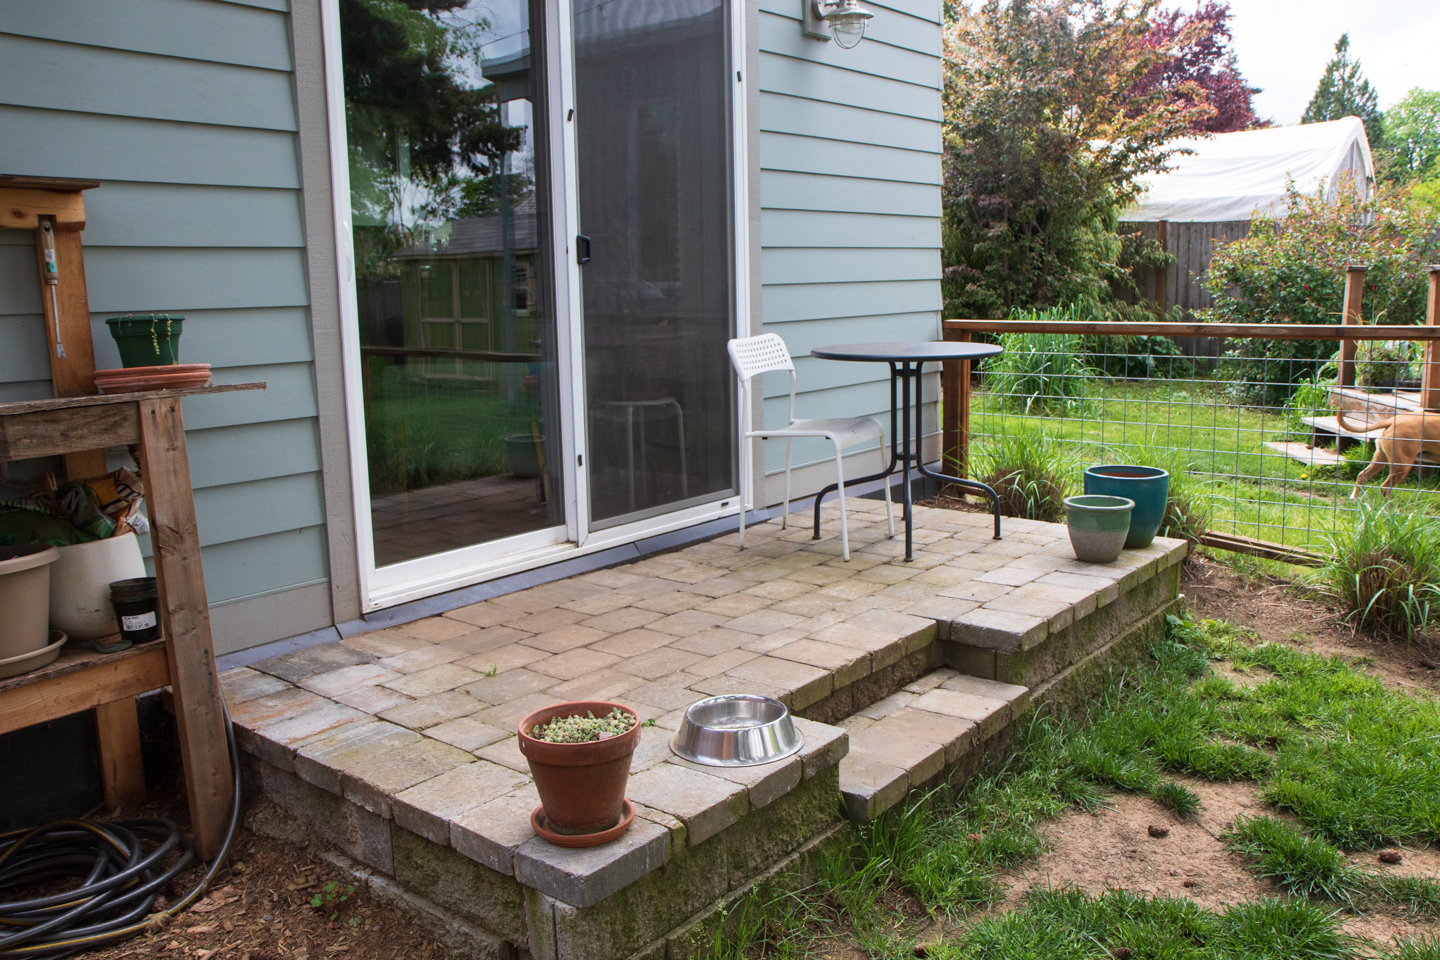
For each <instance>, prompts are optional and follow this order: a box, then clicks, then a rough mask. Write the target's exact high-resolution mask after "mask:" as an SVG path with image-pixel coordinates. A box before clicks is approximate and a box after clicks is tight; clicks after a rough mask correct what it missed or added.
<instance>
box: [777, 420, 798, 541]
mask: <svg viewBox="0 0 1440 960" xmlns="http://www.w3.org/2000/svg"><path fill="white" fill-rule="evenodd" d="M794 446H795V441H794V440H793V439H791V438H790V437H786V438H785V501H784V503H782V504H781V506H780V529H781V530H784V529H785V526H786V524H787V523H788V522H789V520H790V451H791V450H792V449H794Z"/></svg>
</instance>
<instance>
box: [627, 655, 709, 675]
mask: <svg viewBox="0 0 1440 960" xmlns="http://www.w3.org/2000/svg"><path fill="white" fill-rule="evenodd" d="M703 659H705V658H704V657H702V656H700V654H698V653H687V652H686V651H684V650H677V649H675V648H674V647H660V648H658V649H656V650H651V651H650V652H649V653H642V654H640V655H639V656H638V657H630V658H629V659H628V660H622V661H620V662H619V663H617V664H615V669H616V670H618V671H619V672H621V673H628V674H630V675H632V676H636V677H641V678H643V679H645V680H659V679H660V678H661V677H668V676H670V675H672V674H676V673H679V672H680V671H681V670H684V669H685V668H686V667H688V666H690V665H691V664H693V663H699V662H700V661H701V660H703Z"/></svg>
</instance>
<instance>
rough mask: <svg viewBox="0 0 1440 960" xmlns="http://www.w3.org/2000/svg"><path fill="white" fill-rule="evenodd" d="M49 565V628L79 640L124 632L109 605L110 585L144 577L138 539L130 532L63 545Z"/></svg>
mask: <svg viewBox="0 0 1440 960" xmlns="http://www.w3.org/2000/svg"><path fill="white" fill-rule="evenodd" d="M59 549H60V559H58V560H56V561H55V563H54V564H53V565H52V566H51V568H50V626H51V627H53V628H54V629H56V630H64V631H65V632H66V633H68V634H69V635H70V636H71V638H72V639H75V640H96V639H98V638H100V637H106V636H109V635H110V634H112V633H119V632H120V624H118V623H116V622H115V610H114V609H113V608H112V607H111V606H110V584H112V583H114V582H115V581H116V580H130V579H133V578H135V577H143V576H145V558H144V557H142V556H140V541H139V540H137V539H136V538H135V534H133V533H126V534H123V535H122V536H118V537H110V538H108V539H105V540H92V541H91V542H90V543H74V544H71V545H70V546H68V547H60V548H59Z"/></svg>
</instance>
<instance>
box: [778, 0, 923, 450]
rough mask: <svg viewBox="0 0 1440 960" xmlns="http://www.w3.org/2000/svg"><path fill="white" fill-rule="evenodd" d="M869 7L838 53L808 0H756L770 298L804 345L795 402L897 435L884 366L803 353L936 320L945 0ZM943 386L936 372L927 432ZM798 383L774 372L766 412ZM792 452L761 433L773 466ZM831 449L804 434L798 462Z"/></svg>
mask: <svg viewBox="0 0 1440 960" xmlns="http://www.w3.org/2000/svg"><path fill="white" fill-rule="evenodd" d="M868 5H869V6H870V7H871V8H872V9H873V10H874V12H875V18H874V19H873V20H871V21H870V24H869V27H868V29H867V31H866V36H865V40H864V41H863V42H861V43H860V45H859V46H857V47H855V48H854V49H851V50H841V49H839V48H838V47H837V46H836V45H835V44H834V43H833V42H831V43H823V42H819V41H815V40H810V39H808V38H806V37H804V36H802V35H801V32H800V20H799V16H800V10H801V0H762V2H761V12H760V87H761V90H760V95H759V104H760V124H759V125H760V167H761V173H760V198H761V246H762V252H761V272H762V294H761V299H762V309H763V314H762V315H763V318H764V322H765V329H766V331H767V332H773V333H778V334H780V335H781V336H782V337H784V338H785V342H786V344H787V345H788V346H789V348H790V352H791V353H792V354H793V355H794V356H795V357H796V375H797V378H798V381H799V388H800V390H801V393H800V395H799V397H798V400H797V415H798V416H801V417H833V416H842V415H843V416H857V415H872V416H876V417H878V418H879V419H880V420H881V422H882V423H884V424H885V427H886V431H887V433H888V431H889V408H890V390H889V373H888V369H887V368H886V366H885V365H883V364H868V363H836V362H831V361H824V360H815V359H812V358H810V357H808V356H807V354H808V353H809V351H810V350H811V349H813V348H815V347H820V346H824V345H826V344H830V343H844V342H864V341H877V340H933V339H937V338H938V336H939V331H940V282H939V281H940V111H941V106H940V90H939V87H940V75H941V70H940V24H939V20H940V4H939V3H938V2H937V0H916V2H891V3H888V4H886V5H884V6H882V5H880V4H878V3H871V4H868ZM938 386H939V382H938V378H937V377H929V378H927V382H926V384H925V391H926V397H927V400H928V402H927V411H926V415H925V422H926V432H927V433H932V432H933V431H934V429H935V424H934V419H935V415H934V409H935V408H934V398H935V391H936V390H937V388H938ZM788 390H789V381H788V378H785V377H783V376H777V375H771V376H770V377H769V378H767V381H766V384H765V398H766V399H765V418H766V422H767V423H768V424H771V425H775V424H778V423H783V422H784V419H785V414H786V408H787V403H788V400H787V396H788ZM784 453H785V451H784V445H783V444H781V443H777V442H772V443H769V444H767V450H766V472H767V473H772V474H773V473H775V472H777V471H780V470H782V469H783V468H784ZM826 456H827V450H826V444H825V443H824V442H823V441H797V442H796V445H795V463H796V465H801V464H806V463H812V462H815V461H817V460H820V459H823V458H824V457H826Z"/></svg>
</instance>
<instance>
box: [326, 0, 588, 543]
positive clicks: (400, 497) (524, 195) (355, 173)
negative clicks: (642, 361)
mask: <svg viewBox="0 0 1440 960" xmlns="http://www.w3.org/2000/svg"><path fill="white" fill-rule="evenodd" d="M542 16H543V4H541V3H538V2H537V3H533V4H532V3H531V2H530V0H469V2H466V0H414V2H404V3H395V2H390V0H340V32H341V39H342V57H343V74H344V89H345V125H346V133H347V138H348V150H349V154H348V160H349V173H350V198H349V199H350V210H351V217H352V223H353V235H354V245H355V274H356V278H355V287H356V299H357V302H358V311H357V312H358V318H357V319H358V325H359V331H358V332H359V342H360V365H361V370H362V377H361V379H362V389H363V403H364V421H365V424H364V425H365V430H364V437H365V447H366V456H367V461H368V462H367V464H366V467H367V470H368V475H369V488H370V519H371V527H372V530H373V535H374V562H375V566H377V567H383V566H386V565H389V564H394V563H398V562H401V561H406V560H411V559H414V558H417V557H422V556H426V555H430V554H436V553H443V552H446V551H450V550H455V549H459V548H462V547H469V546H472V545H475V544H482V543H488V542H492V541H499V540H504V539H507V538H511V537H515V536H517V535H519V534H525V533H530V532H533V531H538V530H544V529H547V528H554V527H557V526H560V525H563V524H564V522H565V516H564V510H563V506H562V504H563V500H564V491H565V488H566V481H565V475H564V471H563V470H562V469H561V456H560V453H559V450H560V445H559V425H560V417H559V391H558V389H557V379H556V378H557V370H558V364H557V356H556V349H557V347H556V326H555V325H556V313H555V308H554V305H555V298H554V284H553V282H552V280H553V267H552V264H551V256H550V230H549V223H550V204H551V202H552V198H551V193H550V190H551V187H550V179H551V178H550V176H549V170H550V160H549V153H550V149H551V147H550V144H549V143H548V142H547V137H546V124H545V123H544V122H542V121H543V119H544V117H545V116H546V110H547V101H546V91H545V89H544V83H543V78H544V70H543V69H542V66H543V63H542V61H543V55H544V43H543V42H540V40H541V30H540V25H541V20H542Z"/></svg>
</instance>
